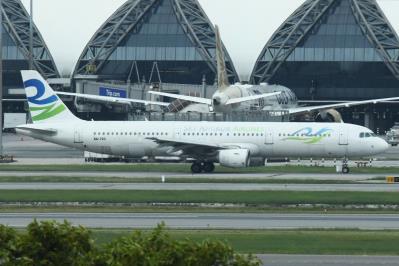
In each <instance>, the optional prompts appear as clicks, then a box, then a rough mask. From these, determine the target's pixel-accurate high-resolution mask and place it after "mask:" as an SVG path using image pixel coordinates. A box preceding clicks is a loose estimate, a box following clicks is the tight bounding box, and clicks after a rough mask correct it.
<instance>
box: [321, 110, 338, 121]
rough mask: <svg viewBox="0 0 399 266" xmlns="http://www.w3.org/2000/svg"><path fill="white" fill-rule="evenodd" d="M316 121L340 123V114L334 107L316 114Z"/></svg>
mask: <svg viewBox="0 0 399 266" xmlns="http://www.w3.org/2000/svg"><path fill="white" fill-rule="evenodd" d="M316 122H328V123H341V122H342V116H341V114H340V113H339V112H338V111H337V110H335V109H329V110H325V111H321V112H320V113H318V114H317V115H316Z"/></svg>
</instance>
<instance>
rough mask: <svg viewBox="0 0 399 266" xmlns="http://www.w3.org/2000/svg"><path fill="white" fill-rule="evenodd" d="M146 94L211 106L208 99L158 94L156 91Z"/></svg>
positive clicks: (210, 101) (164, 93)
mask: <svg viewBox="0 0 399 266" xmlns="http://www.w3.org/2000/svg"><path fill="white" fill-rule="evenodd" d="M148 93H149V94H153V95H159V96H165V97H169V98H174V99H180V100H183V101H189V102H194V103H201V104H207V105H212V100H211V99H208V98H201V97H193V96H185V95H178V94H173V93H166V92H158V91H149V92H148Z"/></svg>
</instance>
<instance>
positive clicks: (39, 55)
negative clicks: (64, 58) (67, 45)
mask: <svg viewBox="0 0 399 266" xmlns="http://www.w3.org/2000/svg"><path fill="white" fill-rule="evenodd" d="M2 4H3V5H2V11H3V23H1V28H2V36H1V37H2V41H3V47H2V48H3V49H2V55H3V95H4V98H5V99H7V100H8V101H5V102H4V104H3V106H4V107H3V110H4V112H25V107H24V101H23V100H24V99H26V96H25V91H24V90H23V86H22V79H21V73H20V71H21V70H26V69H29V67H30V66H29V65H30V54H31V53H30V44H29V35H30V34H29V25H30V17H29V14H28V12H27V11H26V9H25V8H24V6H23V4H22V2H21V1H20V0H2ZM31 62H32V68H33V69H36V70H37V71H39V72H40V73H41V74H42V75H43V76H44V77H45V78H47V79H49V78H59V76H60V75H59V73H58V70H57V67H56V65H55V63H54V60H53V58H52V56H51V53H50V51H49V49H48V48H47V46H46V44H45V42H44V40H43V38H42V36H41V34H40V32H39V30H38V29H37V27H36V26H35V25H34V26H33V56H32V61H31Z"/></svg>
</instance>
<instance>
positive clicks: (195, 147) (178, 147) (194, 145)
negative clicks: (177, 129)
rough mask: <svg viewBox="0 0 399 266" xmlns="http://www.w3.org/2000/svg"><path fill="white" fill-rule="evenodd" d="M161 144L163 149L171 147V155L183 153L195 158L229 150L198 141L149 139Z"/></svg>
mask: <svg viewBox="0 0 399 266" xmlns="http://www.w3.org/2000/svg"><path fill="white" fill-rule="evenodd" d="M147 139H149V140H152V141H154V142H156V143H157V144H159V145H160V146H161V147H171V148H172V150H171V151H170V153H174V152H178V151H182V152H183V154H184V155H188V156H192V157H194V158H202V157H204V156H206V157H207V156H212V155H216V153H217V151H219V150H223V149H227V147H223V146H220V145H217V144H210V143H201V142H197V141H190V142H187V141H176V140H174V139H167V138H147Z"/></svg>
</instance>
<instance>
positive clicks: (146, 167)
mask: <svg viewBox="0 0 399 266" xmlns="http://www.w3.org/2000/svg"><path fill="white" fill-rule="evenodd" d="M351 170H352V172H353V173H359V174H360V173H370V174H372V173H397V172H399V168H390V167H385V168H352V169H351ZM0 171H29V172H34V171H72V172H73V171H99V172H159V173H191V171H190V165H189V164H168V163H166V164H111V165H103V164H82V165H16V164H15V165H14V164H7V165H0ZM216 172H217V173H319V174H326V173H335V169H334V168H333V167H313V166H312V167H311V166H267V167H253V168H246V169H239V170H237V169H231V168H226V167H217V168H216Z"/></svg>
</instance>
